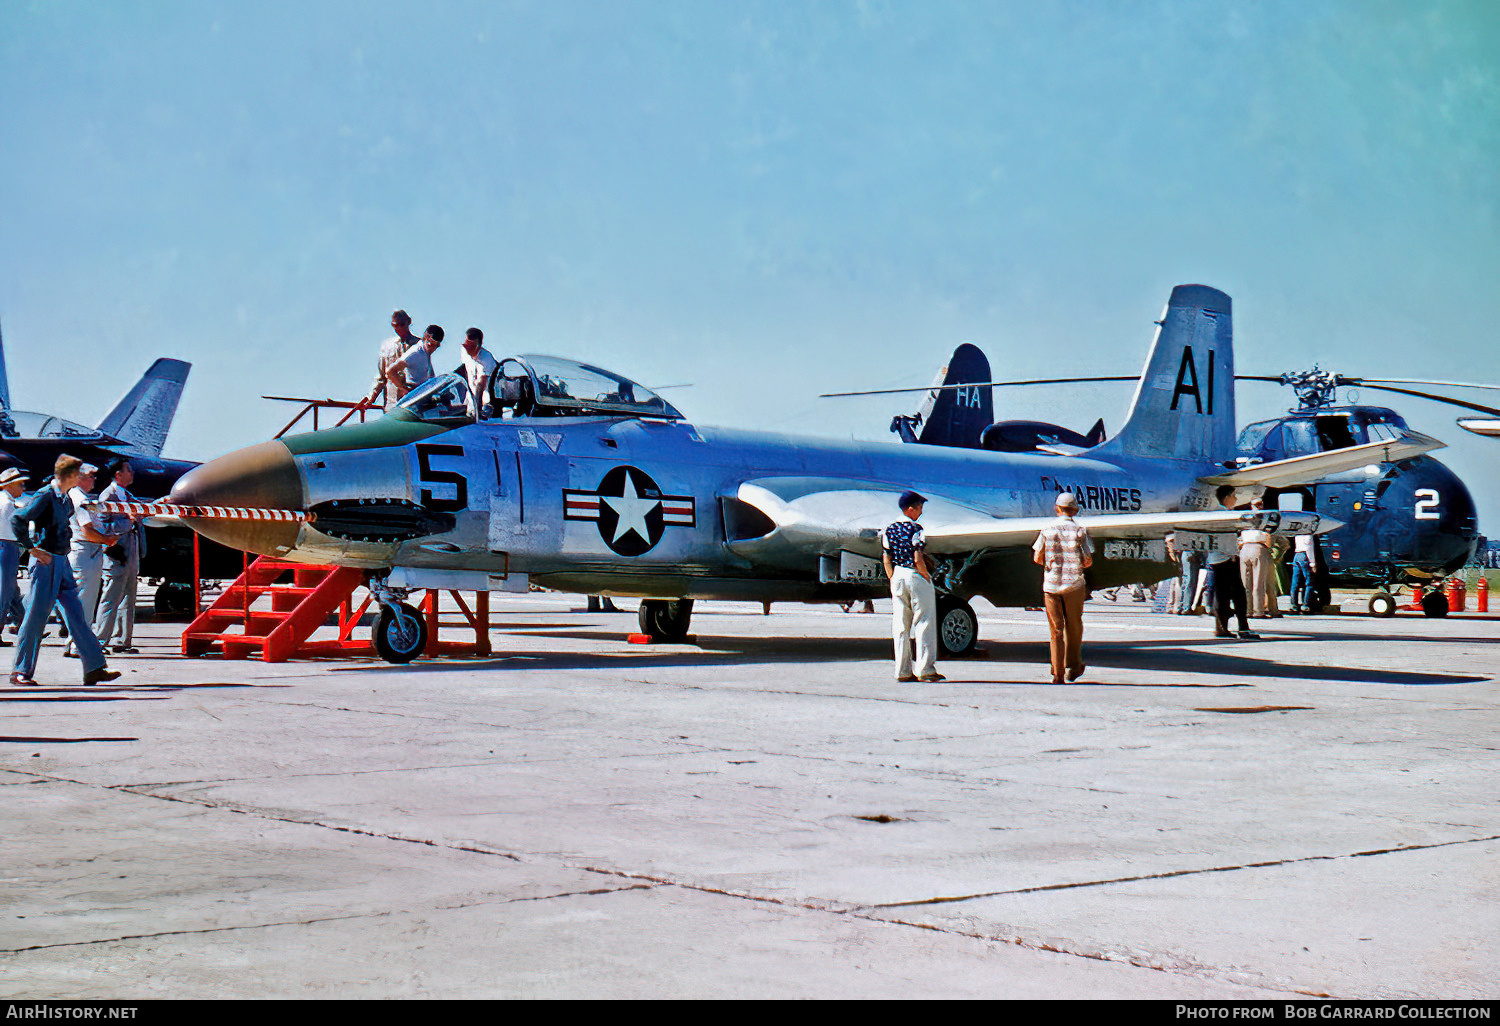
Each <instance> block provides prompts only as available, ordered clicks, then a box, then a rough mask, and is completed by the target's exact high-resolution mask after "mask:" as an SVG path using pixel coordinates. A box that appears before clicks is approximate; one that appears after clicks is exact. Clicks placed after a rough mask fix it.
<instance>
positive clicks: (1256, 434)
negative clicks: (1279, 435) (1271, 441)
mask: <svg viewBox="0 0 1500 1026" xmlns="http://www.w3.org/2000/svg"><path fill="white" fill-rule="evenodd" d="M1280 423H1281V422H1280V421H1278V420H1263V421H1261V422H1260V423H1259V424H1251V425H1250V426H1249V427H1247V428H1245V430H1243V431H1241V432H1240V438H1239V441H1238V442H1236V443H1235V449H1236V450H1237V451H1238V452H1239V453H1240V455H1242V456H1256V455H1259V454H1260V451H1261V449H1262V448H1263V447H1264V444H1265V441H1266V436H1267V435H1269V434H1270V433H1271V432H1272V430H1273V429H1275V427H1276V426H1277V425H1278V424H1280Z"/></svg>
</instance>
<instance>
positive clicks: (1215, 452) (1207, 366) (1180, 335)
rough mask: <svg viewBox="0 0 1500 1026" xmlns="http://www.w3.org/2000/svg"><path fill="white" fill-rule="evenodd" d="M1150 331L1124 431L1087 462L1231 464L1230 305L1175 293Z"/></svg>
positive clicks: (1195, 293) (1220, 298)
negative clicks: (1136, 459)
mask: <svg viewBox="0 0 1500 1026" xmlns="http://www.w3.org/2000/svg"><path fill="white" fill-rule="evenodd" d="M1156 323H1157V324H1158V328H1157V331H1156V337H1155V338H1154V339H1153V340H1152V342H1151V352H1150V354H1149V355H1148V356H1147V357H1146V369H1145V371H1144V372H1143V373H1142V374H1141V380H1140V383H1139V384H1138V385H1137V386H1136V390H1135V399H1134V400H1133V401H1132V403H1131V406H1130V413H1129V415H1128V416H1127V417H1126V419H1125V423H1124V424H1123V425H1122V426H1121V428H1120V430H1119V433H1117V434H1116V435H1115V437H1114V438H1111V439H1110V440H1109V441H1107V442H1105V443H1104V444H1103V445H1101V446H1099V447H1098V448H1097V449H1094V450H1093V451H1092V452H1090V454H1089V455H1091V456H1099V457H1102V458H1106V459H1107V458H1108V457H1110V456H1126V455H1128V456H1146V457H1154V458H1157V459H1176V460H1191V461H1193V462H1195V463H1202V462H1205V461H1208V462H1220V461H1223V460H1227V459H1229V458H1230V456H1231V455H1233V453H1234V439H1235V421H1234V326H1233V319H1232V316H1231V311H1230V300H1229V297H1228V296H1227V295H1225V294H1224V293H1222V292H1220V291H1219V290H1218V289H1214V288H1209V287H1208V286H1207V285H1179V286H1177V287H1176V288H1174V289H1173V290H1172V297H1171V298H1170V299H1168V300H1167V309H1166V312H1165V313H1163V314H1162V319H1161V320H1160V321H1157V322H1156Z"/></svg>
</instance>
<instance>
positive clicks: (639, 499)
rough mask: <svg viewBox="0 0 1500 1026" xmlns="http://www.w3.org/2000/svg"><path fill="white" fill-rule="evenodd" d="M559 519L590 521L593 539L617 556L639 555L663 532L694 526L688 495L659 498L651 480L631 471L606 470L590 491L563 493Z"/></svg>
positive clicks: (654, 484) (623, 469)
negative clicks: (601, 541)
mask: <svg viewBox="0 0 1500 1026" xmlns="http://www.w3.org/2000/svg"><path fill="white" fill-rule="evenodd" d="M563 519H564V520H591V521H593V522H594V523H595V524H597V525H598V527H599V537H600V538H602V539H604V544H606V545H608V546H609V547H610V549H611V551H613V552H616V553H618V554H619V555H621V556H640V555H644V554H645V553H647V552H650V551H651V550H652V549H654V548H655V547H656V544H657V542H659V541H661V538H662V534H663V533H664V532H665V531H666V529H667V528H668V527H695V526H697V522H698V520H697V515H696V507H695V504H694V500H693V497H692V496H691V495H663V494H662V492H661V489H660V488H659V487H658V486H657V484H656V482H655V481H653V480H652V479H651V476H650V475H649V474H647V473H646V472H645V471H643V470H638V469H637V468H635V467H631V466H619V467H615V468H613V469H612V470H610V471H609V472H608V473H606V474H605V475H604V478H603V480H601V481H600V482H599V487H598V488H596V489H594V490H593V491H584V490H581V489H577V488H565V489H563Z"/></svg>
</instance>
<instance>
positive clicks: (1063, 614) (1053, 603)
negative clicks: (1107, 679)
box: [1031, 492, 1094, 684]
mask: <svg viewBox="0 0 1500 1026" xmlns="http://www.w3.org/2000/svg"><path fill="white" fill-rule="evenodd" d="M1077 513H1078V499H1077V498H1076V497H1074V495H1073V493H1072V492H1062V493H1061V494H1059V495H1058V497H1057V522H1056V523H1054V524H1052V525H1051V526H1049V527H1044V528H1042V531H1041V533H1040V534H1038V535H1037V537H1036V544H1035V545H1033V546H1032V547H1031V551H1032V561H1033V562H1034V563H1036V565H1037V566H1040V567H1041V568H1042V569H1043V574H1042V599H1043V601H1044V602H1045V603H1046V606H1047V627H1048V629H1049V630H1050V632H1051V638H1052V683H1054V684H1061V683H1062V682H1063V675H1064V673H1066V674H1067V679H1068V680H1070V681H1073V680H1077V679H1078V678H1079V677H1081V676H1082V675H1083V670H1084V665H1083V600H1084V599H1086V598H1088V594H1089V591H1088V585H1087V584H1086V583H1085V582H1084V579H1083V572H1084V571H1085V570H1087V569H1088V568H1089V567H1091V566H1093V565H1094V547H1093V545H1092V544H1091V543H1090V542H1089V533H1088V532H1087V531H1085V530H1084V529H1083V528H1082V527H1080V526H1079V525H1078V522H1077V521H1075V520H1074V519H1073V517H1074V516H1075V515H1076V514H1077Z"/></svg>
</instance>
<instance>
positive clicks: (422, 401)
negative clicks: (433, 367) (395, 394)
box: [397, 374, 469, 420]
mask: <svg viewBox="0 0 1500 1026" xmlns="http://www.w3.org/2000/svg"><path fill="white" fill-rule="evenodd" d="M397 407H398V408H399V409H403V410H405V411H407V412H408V413H411V414H413V415H415V416H416V417H417V418H418V419H420V420H454V419H464V420H467V419H469V386H468V385H466V384H464V379H463V378H461V377H459V376H458V375H457V374H443V375H440V376H439V377H435V378H430V379H428V380H427V381H424V382H422V384H420V385H418V386H417V387H416V388H414V389H412V391H411V392H410V393H408V394H407V396H406V398H404V399H402V400H401V402H399V403H398V404H397Z"/></svg>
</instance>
